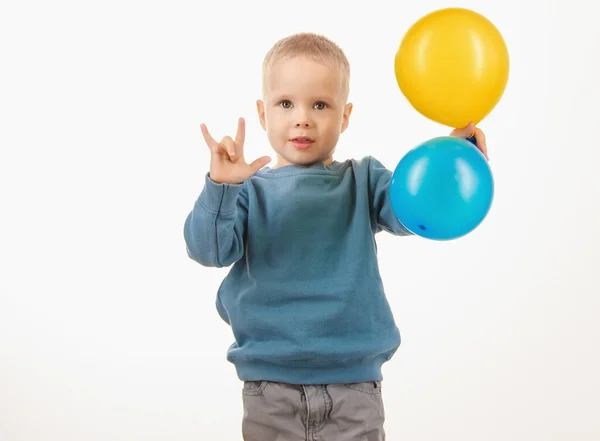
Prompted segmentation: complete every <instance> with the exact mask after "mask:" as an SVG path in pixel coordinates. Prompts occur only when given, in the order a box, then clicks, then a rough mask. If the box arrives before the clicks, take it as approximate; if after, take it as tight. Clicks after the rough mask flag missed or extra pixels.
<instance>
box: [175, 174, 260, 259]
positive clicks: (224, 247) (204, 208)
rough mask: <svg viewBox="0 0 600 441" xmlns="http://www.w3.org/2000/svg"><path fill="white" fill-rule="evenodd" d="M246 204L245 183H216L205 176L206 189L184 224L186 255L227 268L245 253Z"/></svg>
mask: <svg viewBox="0 0 600 441" xmlns="http://www.w3.org/2000/svg"><path fill="white" fill-rule="evenodd" d="M247 216H248V204H247V198H246V191H245V190H244V184H237V185H234V184H217V183H215V182H214V181H213V180H211V179H210V177H209V175H208V173H207V174H206V177H205V186H204V188H203V190H202V192H201V193H200V196H199V197H198V199H197V200H196V202H195V203H194V207H193V209H192V211H191V212H190V213H189V214H188V216H187V218H186V220H185V224H184V230H183V233H184V238H185V243H186V248H187V254H188V256H189V257H190V258H191V259H193V260H194V261H196V262H198V263H199V264H201V265H204V266H208V267H217V268H222V267H227V266H230V265H232V264H233V263H235V262H236V261H238V260H239V259H240V258H241V257H242V256H243V254H244V236H245V229H246V221H247Z"/></svg>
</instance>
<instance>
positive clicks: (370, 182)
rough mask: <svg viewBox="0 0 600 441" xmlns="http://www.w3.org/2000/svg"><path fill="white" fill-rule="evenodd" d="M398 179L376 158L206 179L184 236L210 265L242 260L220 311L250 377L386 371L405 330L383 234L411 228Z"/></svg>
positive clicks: (344, 379)
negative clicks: (379, 240)
mask: <svg viewBox="0 0 600 441" xmlns="http://www.w3.org/2000/svg"><path fill="white" fill-rule="evenodd" d="M391 176H392V172H391V171H389V170H388V169H386V168H385V167H384V166H383V165H382V164H381V163H380V162H379V161H377V160H376V159H374V158H372V157H366V158H363V159H362V160H347V161H344V162H337V161H334V162H333V163H332V164H331V165H329V166H325V165H324V164H323V163H322V162H320V163H317V164H313V165H311V166H308V167H303V166H296V165H288V166H283V167H280V168H274V169H272V168H269V167H265V168H263V169H262V170H260V171H259V172H258V173H256V174H255V175H254V176H252V177H251V178H249V179H247V180H246V181H245V182H243V183H242V184H239V185H231V184H216V183H215V182H213V181H212V180H211V179H210V177H209V175H208V174H207V175H206V176H205V186H204V188H203V190H202V192H201V193H200V196H199V197H198V199H197V200H196V202H195V204H194V207H193V210H192V211H191V212H190V213H189V215H188V217H187V219H186V221H185V226H184V237H185V242H186V245H187V253H188V255H189V257H190V258H191V259H193V260H195V261H196V262H198V263H200V264H201V265H204V266H208V267H219V268H220V267H228V266H230V265H233V266H232V268H231V269H230V271H229V272H228V274H227V276H226V277H225V279H224V280H223V282H222V283H221V285H220V287H219V290H218V294H217V299H216V308H217V311H218V313H219V315H220V316H221V318H222V319H223V320H225V322H227V323H228V324H229V325H230V326H231V328H232V331H233V335H234V338H235V342H234V343H233V344H232V345H231V346H230V347H229V349H228V351H227V360H228V361H229V362H231V363H233V364H234V366H235V368H236V371H237V375H238V377H239V379H240V380H248V381H250V380H270V381H279V382H285V383H293V384H331V383H352V382H361V381H374V380H382V374H381V366H382V364H383V363H385V362H386V361H388V360H390V358H391V357H392V356H393V354H394V353H395V352H396V350H397V349H398V347H399V345H400V333H399V331H398V328H397V326H396V324H395V322H394V317H393V315H392V311H391V309H390V306H389V304H388V302H387V300H386V296H385V293H384V289H383V286H382V281H381V278H380V273H379V268H378V264H377V245H376V242H375V234H376V233H378V232H380V231H387V232H389V233H392V234H395V235H410V234H411V233H410V232H409V231H408V230H406V228H404V227H403V225H401V224H400V222H399V221H398V219H397V218H396V216H395V215H394V212H393V211H392V208H391V203H390V200H389V183H390V179H391Z"/></svg>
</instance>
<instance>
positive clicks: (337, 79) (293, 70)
mask: <svg viewBox="0 0 600 441" xmlns="http://www.w3.org/2000/svg"><path fill="white" fill-rule="evenodd" d="M265 83H266V86H267V89H268V90H269V91H270V92H272V93H291V92H293V91H303V90H310V91H312V92H313V93H327V94H331V95H334V94H335V95H337V94H338V93H340V92H341V90H342V73H341V72H340V70H339V69H335V68H332V67H329V66H325V65H324V64H322V63H318V62H316V61H313V60H310V59H307V58H301V57H296V58H291V59H284V60H278V61H276V62H275V63H273V64H272V65H271V66H270V68H269V69H268V71H267V74H266V78H265Z"/></svg>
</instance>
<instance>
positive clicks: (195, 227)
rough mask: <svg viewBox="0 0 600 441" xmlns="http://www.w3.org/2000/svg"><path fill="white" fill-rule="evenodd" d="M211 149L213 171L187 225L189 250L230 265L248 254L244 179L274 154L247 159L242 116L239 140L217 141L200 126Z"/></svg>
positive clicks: (199, 258)
mask: <svg viewBox="0 0 600 441" xmlns="http://www.w3.org/2000/svg"><path fill="white" fill-rule="evenodd" d="M200 128H201V130H202V135H203V136H204V140H205V141H206V144H207V145H208V148H209V149H210V172H209V173H208V174H207V175H206V178H205V185H204V189H203V190H202V192H201V193H200V196H199V197H198V199H197V200H196V203H195V204H194V208H193V210H192V211H191V212H190V214H189V215H188V217H187V219H186V221H185V226H184V237H185V242H186V245H187V253H188V256H189V257H190V258H192V259H193V260H195V261H196V262H198V263H200V264H202V265H205V266H214V267H219V268H220V267H226V266H229V265H231V264H233V263H234V262H236V261H237V260H239V259H240V258H241V257H242V256H243V254H244V236H245V228H246V222H247V218H248V200H247V196H246V195H247V193H246V192H245V190H244V181H246V179H248V178H250V177H251V176H252V175H254V174H255V173H256V172H257V171H258V170H260V169H261V168H262V167H263V166H265V165H267V164H268V163H269V161H271V158H269V157H268V156H264V157H262V158H259V159H257V160H255V161H254V162H252V163H251V164H248V163H247V162H246V160H245V159H244V138H245V131H246V130H245V122H244V119H243V118H240V119H239V120H238V131H237V134H236V136H235V140H233V139H232V138H231V137H229V136H226V137H224V138H223V139H222V140H221V142H220V143H219V142H217V141H215V140H214V139H213V137H212V136H211V135H210V133H208V129H207V128H206V126H205V125H204V124H202V125H201V126H200Z"/></svg>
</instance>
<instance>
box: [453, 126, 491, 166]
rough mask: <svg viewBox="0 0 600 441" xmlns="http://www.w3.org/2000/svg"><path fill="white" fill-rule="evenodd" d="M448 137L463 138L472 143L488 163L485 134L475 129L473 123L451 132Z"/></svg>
mask: <svg viewBox="0 0 600 441" xmlns="http://www.w3.org/2000/svg"><path fill="white" fill-rule="evenodd" d="M450 136H456V137H459V138H465V139H466V140H467V141H470V142H472V143H473V144H474V145H475V146H476V147H477V148H478V149H479V150H480V151H481V153H483V156H485V159H487V160H488V161H489V160H490V158H489V156H488V152H487V145H486V142H485V134H484V133H483V132H482V131H481V129H479V128H477V127H475V125H474V124H473V123H469V125H468V126H466V127H463V128H461V129H454V130H452V132H451V133H450Z"/></svg>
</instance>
